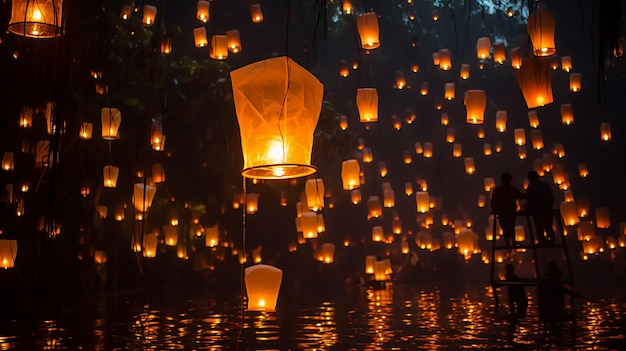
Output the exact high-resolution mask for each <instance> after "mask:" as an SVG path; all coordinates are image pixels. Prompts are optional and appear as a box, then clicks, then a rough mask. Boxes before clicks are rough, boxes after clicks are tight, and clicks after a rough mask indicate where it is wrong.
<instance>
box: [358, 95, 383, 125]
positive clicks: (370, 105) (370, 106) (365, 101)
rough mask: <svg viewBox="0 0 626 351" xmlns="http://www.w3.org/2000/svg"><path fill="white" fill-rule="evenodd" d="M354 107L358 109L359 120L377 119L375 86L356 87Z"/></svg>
mask: <svg viewBox="0 0 626 351" xmlns="http://www.w3.org/2000/svg"><path fill="white" fill-rule="evenodd" d="M356 107H357V108H358V109H359V117H360V118H359V119H360V121H361V122H376V121H378V91H377V90H376V88H359V89H357V90H356Z"/></svg>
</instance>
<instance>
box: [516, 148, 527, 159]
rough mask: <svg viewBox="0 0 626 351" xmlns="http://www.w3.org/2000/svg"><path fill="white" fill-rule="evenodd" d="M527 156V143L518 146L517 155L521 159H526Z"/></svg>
mask: <svg viewBox="0 0 626 351" xmlns="http://www.w3.org/2000/svg"><path fill="white" fill-rule="evenodd" d="M526 156H527V154H526V145H521V146H518V147H517V157H518V158H519V159H520V160H524V159H526Z"/></svg>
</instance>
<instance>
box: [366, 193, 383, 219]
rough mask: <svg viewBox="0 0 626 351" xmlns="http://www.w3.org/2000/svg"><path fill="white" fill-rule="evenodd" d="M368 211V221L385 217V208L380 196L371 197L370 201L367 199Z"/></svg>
mask: <svg viewBox="0 0 626 351" xmlns="http://www.w3.org/2000/svg"><path fill="white" fill-rule="evenodd" d="M367 210H368V215H367V219H371V218H378V217H380V216H382V215H383V208H382V206H381V203H380V198H379V197H378V196H370V197H369V199H367Z"/></svg>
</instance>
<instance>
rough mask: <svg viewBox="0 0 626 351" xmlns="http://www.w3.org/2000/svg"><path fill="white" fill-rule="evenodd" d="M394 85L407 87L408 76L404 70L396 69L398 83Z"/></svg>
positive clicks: (397, 87) (400, 88)
mask: <svg viewBox="0 0 626 351" xmlns="http://www.w3.org/2000/svg"><path fill="white" fill-rule="evenodd" d="M393 87H394V88H396V89H399V90H402V89H404V88H405V87H406V78H404V72H402V71H396V84H395V85H394V86H393Z"/></svg>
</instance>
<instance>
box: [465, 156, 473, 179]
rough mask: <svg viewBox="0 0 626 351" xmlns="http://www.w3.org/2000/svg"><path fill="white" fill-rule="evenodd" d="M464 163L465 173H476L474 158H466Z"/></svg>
mask: <svg viewBox="0 0 626 351" xmlns="http://www.w3.org/2000/svg"><path fill="white" fill-rule="evenodd" d="M463 163H464V164H465V173H467V174H470V175H471V174H474V173H476V166H474V158H473V157H466V158H465V159H464V160H463Z"/></svg>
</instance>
